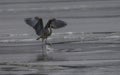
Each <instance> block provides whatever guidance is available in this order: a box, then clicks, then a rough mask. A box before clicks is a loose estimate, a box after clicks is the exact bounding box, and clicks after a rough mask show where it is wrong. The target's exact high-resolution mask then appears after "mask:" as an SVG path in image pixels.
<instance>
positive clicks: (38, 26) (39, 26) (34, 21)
mask: <svg viewBox="0 0 120 75" xmlns="http://www.w3.org/2000/svg"><path fill="white" fill-rule="evenodd" d="M25 22H26V24H28V25H29V26H31V27H32V28H33V29H34V30H35V32H36V34H37V35H39V36H40V35H41V34H42V31H43V21H42V18H36V17H34V18H26V19H25Z"/></svg>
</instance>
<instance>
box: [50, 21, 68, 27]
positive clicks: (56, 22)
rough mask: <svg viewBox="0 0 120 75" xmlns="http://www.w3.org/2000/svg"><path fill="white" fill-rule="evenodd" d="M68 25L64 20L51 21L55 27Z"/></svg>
mask: <svg viewBox="0 0 120 75" xmlns="http://www.w3.org/2000/svg"><path fill="white" fill-rule="evenodd" d="M66 25H67V23H66V22H64V21H62V20H54V21H52V22H51V27H52V28H53V29H58V28H62V27H65V26H66Z"/></svg>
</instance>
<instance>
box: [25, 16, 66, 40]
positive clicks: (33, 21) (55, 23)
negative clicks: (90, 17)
mask: <svg viewBox="0 0 120 75" xmlns="http://www.w3.org/2000/svg"><path fill="white" fill-rule="evenodd" d="M25 22H26V24H28V25H29V26H31V27H32V28H33V29H34V30H35V32H36V34H37V35H38V36H39V37H38V38H37V39H36V40H39V39H42V42H44V41H45V42H47V38H48V37H49V36H51V34H52V30H53V29H58V28H62V27H65V26H66V25H67V23H66V22H65V21H62V20H57V19H56V18H51V19H49V20H48V22H47V24H46V25H45V26H44V25H43V20H42V18H40V17H38V16H36V17H32V18H25Z"/></svg>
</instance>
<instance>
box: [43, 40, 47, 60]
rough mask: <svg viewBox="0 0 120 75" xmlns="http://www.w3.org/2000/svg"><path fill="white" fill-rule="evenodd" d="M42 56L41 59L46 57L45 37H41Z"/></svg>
mask: <svg viewBox="0 0 120 75" xmlns="http://www.w3.org/2000/svg"><path fill="white" fill-rule="evenodd" d="M42 56H43V60H46V59H47V50H46V42H45V39H42Z"/></svg>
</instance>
